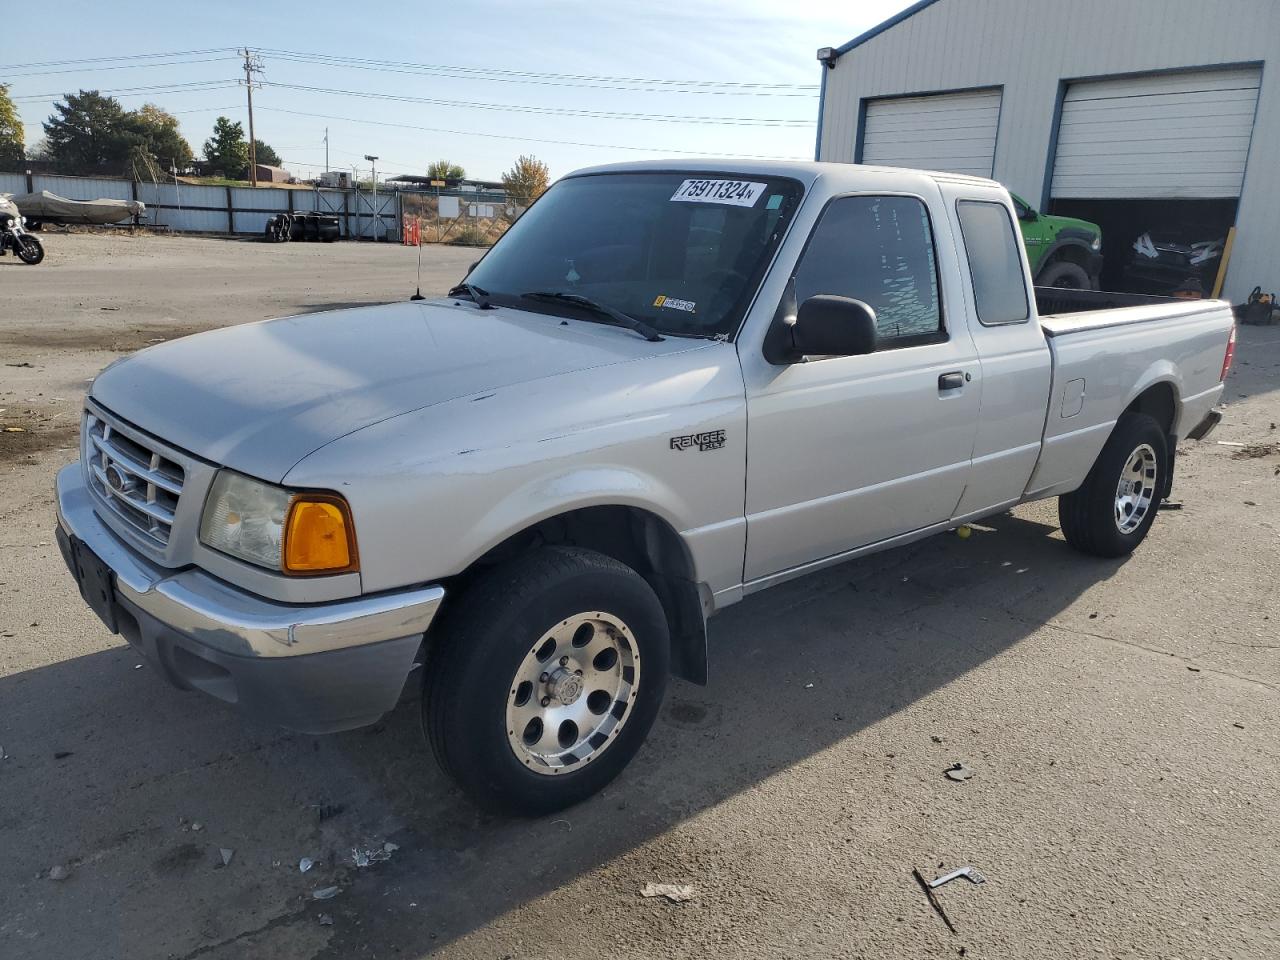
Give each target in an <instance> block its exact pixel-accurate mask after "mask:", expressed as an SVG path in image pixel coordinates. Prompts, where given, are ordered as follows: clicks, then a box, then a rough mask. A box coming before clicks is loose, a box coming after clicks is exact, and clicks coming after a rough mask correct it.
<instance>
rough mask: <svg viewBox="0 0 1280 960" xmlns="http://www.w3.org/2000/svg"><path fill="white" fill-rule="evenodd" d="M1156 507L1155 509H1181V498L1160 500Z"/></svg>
mask: <svg viewBox="0 0 1280 960" xmlns="http://www.w3.org/2000/svg"><path fill="white" fill-rule="evenodd" d="M1156 509H1157V510H1181V509H1182V501H1181V500H1161V501H1160V502H1159V503H1158V504H1156Z"/></svg>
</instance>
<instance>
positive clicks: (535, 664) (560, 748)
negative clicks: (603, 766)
mask: <svg viewBox="0 0 1280 960" xmlns="http://www.w3.org/2000/svg"><path fill="white" fill-rule="evenodd" d="M639 682H640V653H639V650H638V649H637V647H636V643H635V638H634V637H633V635H632V633H631V630H630V629H629V628H628V627H627V625H626V624H625V623H623V622H622V620H620V619H619V618H618V617H616V616H614V615H612V614H609V613H604V612H600V611H592V612H586V613H579V614H576V615H574V616H572V617H569V618H568V619H566V620H563V621H561V622H560V623H558V624H556V625H555V626H554V627H552V628H551V629H550V630H548V631H547V632H546V633H544V634H543V635H542V636H541V637H540V638H539V639H538V642H537V643H535V644H533V646H532V647H531V648H530V650H529V652H528V653H527V654H525V656H524V658H523V659H522V660H521V662H520V666H519V668H517V670H516V672H515V676H514V677H513V678H512V680H511V684H510V688H509V692H508V694H507V715H506V721H507V741H508V743H509V744H510V745H511V750H512V752H513V753H514V754H515V755H516V758H517V759H518V760H519V761H520V762H521V763H522V764H523V765H524V766H525V767H526V768H528V769H529V770H532V771H533V772H535V773H539V774H546V775H551V776H554V775H556V774H562V773H567V772H569V771H572V770H575V769H578V768H579V767H580V766H582V765H584V764H587V763H590V762H592V761H593V760H596V759H598V758H599V757H600V755H601V754H603V753H604V752H605V751H606V750H608V749H609V746H610V745H611V744H612V743H613V742H614V740H616V739H617V735H618V732H619V731H620V730H621V729H622V728H623V726H625V725H626V722H627V720H628V719H630V717H631V713H632V710H633V708H634V706H635V699H636V691H637V690H638V689H639Z"/></svg>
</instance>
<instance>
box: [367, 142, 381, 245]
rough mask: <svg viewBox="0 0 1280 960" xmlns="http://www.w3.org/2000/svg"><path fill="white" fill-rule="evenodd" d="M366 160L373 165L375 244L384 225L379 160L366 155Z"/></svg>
mask: <svg viewBox="0 0 1280 960" xmlns="http://www.w3.org/2000/svg"><path fill="white" fill-rule="evenodd" d="M364 158H365V159H366V160H368V161H369V163H370V164H372V165H373V242H374V243H377V242H378V227H380V226H381V225H382V214H381V213H379V212H378V158H377V157H373V156H370V155H369V154H367V153H366V154H365V155H364Z"/></svg>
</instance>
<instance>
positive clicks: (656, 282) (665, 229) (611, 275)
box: [467, 172, 803, 337]
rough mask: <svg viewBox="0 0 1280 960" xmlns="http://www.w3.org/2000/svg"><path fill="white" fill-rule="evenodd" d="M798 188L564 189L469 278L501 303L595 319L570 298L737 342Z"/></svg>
mask: <svg viewBox="0 0 1280 960" xmlns="http://www.w3.org/2000/svg"><path fill="white" fill-rule="evenodd" d="M802 192H803V191H802V188H801V186H800V184H799V183H798V182H796V181H794V180H789V179H783V178H779V177H762V176H747V175H744V174H708V173H699V174H692V173H689V172H683V173H610V174H592V175H586V176H581V177H572V178H570V179H567V180H562V181H560V182H559V183H557V184H556V185H555V186H553V187H552V188H551V189H550V190H548V191H547V193H546V194H545V195H544V196H543V197H542V198H541V199H539V200H538V202H537V203H535V204H534V205H533V206H532V207H530V208H529V211H528V212H527V213H525V214H524V216H522V217H521V218H520V219H519V220H517V221H516V223H515V224H514V225H513V226H512V227H511V229H510V230H508V231H507V233H506V235H505V236H504V237H503V238H502V239H501V240H500V241H498V243H497V244H496V245H495V246H494V248H493V249H492V250H491V251H490V252H489V253H488V255H487V256H485V258H484V259H483V260H482V261H481V262H480V264H479V265H478V266H477V267H476V268H475V269H474V270H473V271H472V272H471V273H470V275H468V277H467V282H468V283H470V284H472V285H474V286H475V287H477V288H479V289H481V290H483V291H484V292H485V295H486V297H487V298H488V299H489V300H490V301H491V302H494V303H498V304H503V305H507V306H519V307H520V308H521V309H527V310H534V311H538V312H542V313H556V314H561V315H567V316H584V318H585V317H586V313H585V312H584V310H583V308H582V307H581V306H580V305H575V304H574V303H573V302H572V299H571V298H560V299H558V300H557V299H551V298H548V297H546V296H541V297H536V298H528V297H523V296H522V295H523V294H528V293H535V292H538V293H543V294H545V293H547V292H554V293H566V294H574V295H578V296H580V297H588V298H590V299H591V300H594V301H596V302H597V303H599V304H603V305H605V306H607V307H611V308H612V309H614V310H618V311H621V312H622V313H625V314H628V315H629V316H631V317H634V318H636V319H638V320H641V321H643V322H644V323H645V324H648V325H649V326H650V327H652V328H654V329H655V330H657V331H659V332H661V333H664V334H671V335H674V336H703V337H716V336H723V335H730V334H733V333H734V332H736V330H737V328H738V324H739V323H740V322H741V321H742V314H743V312H744V311H745V310H746V307H747V304H748V303H749V302H750V299H751V296H752V294H753V293H754V292H755V289H756V287H757V286H758V285H759V283H760V280H761V277H762V275H763V274H764V271H765V268H766V267H767V266H768V264H769V261H770V259H771V258H772V256H773V252H774V250H775V249H777V245H778V242H779V240H780V239H781V237H782V235H783V233H784V232H785V229H786V226H787V224H788V223H789V222H790V219H791V216H792V214H793V213H794V212H795V209H796V205H797V203H798V202H799V199H800V196H801V193H802Z"/></svg>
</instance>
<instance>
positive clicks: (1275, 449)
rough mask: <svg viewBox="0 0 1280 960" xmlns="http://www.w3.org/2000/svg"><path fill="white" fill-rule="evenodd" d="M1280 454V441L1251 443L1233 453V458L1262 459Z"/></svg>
mask: <svg viewBox="0 0 1280 960" xmlns="http://www.w3.org/2000/svg"><path fill="white" fill-rule="evenodd" d="M1274 456H1280V443H1251V444H1249V445H1248V446H1246V447H1242V448H1240V449H1239V450H1237V451H1236V452H1235V453H1233V454H1232V455H1231V459H1232V460H1261V459H1262V458H1263V457H1274Z"/></svg>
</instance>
